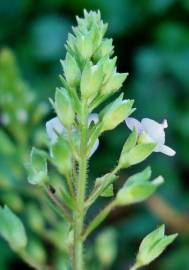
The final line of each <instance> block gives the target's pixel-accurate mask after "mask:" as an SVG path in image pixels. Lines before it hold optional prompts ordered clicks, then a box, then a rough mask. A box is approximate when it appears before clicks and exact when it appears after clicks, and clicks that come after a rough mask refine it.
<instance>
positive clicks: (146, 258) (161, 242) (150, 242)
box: [137, 225, 177, 267]
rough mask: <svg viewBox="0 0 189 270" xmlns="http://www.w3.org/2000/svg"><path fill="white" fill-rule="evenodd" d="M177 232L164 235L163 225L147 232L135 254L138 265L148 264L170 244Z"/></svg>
mask: <svg viewBox="0 0 189 270" xmlns="http://www.w3.org/2000/svg"><path fill="white" fill-rule="evenodd" d="M176 237H177V234H171V235H169V236H167V235H165V225H162V226H160V227H159V228H158V229H157V230H155V231H153V232H151V233H150V234H148V235H147V236H146V237H145V238H144V239H143V241H142V243H141V244H140V247H139V252H138V255H137V263H138V265H140V267H142V266H145V265H148V264H149V263H151V262H152V261H153V260H155V259H156V258H157V257H159V255H160V254H161V253H162V252H163V251H164V250H165V248H166V247H167V246H168V245H170V244H171V243H172V242H173V241H174V240H175V238H176Z"/></svg>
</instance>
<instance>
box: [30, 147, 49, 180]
mask: <svg viewBox="0 0 189 270" xmlns="http://www.w3.org/2000/svg"><path fill="white" fill-rule="evenodd" d="M28 172H29V175H28V181H29V182H30V184H32V185H44V184H45V183H46V182H47V181H48V175H47V159H46V155H45V153H44V152H43V151H40V150H38V149H36V148H33V149H32V151H31V157H30V163H29V164H28Z"/></svg>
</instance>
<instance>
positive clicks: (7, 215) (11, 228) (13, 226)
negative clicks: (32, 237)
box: [0, 206, 27, 251]
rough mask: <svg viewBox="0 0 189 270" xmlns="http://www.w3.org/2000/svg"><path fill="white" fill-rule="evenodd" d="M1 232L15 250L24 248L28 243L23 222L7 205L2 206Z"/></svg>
mask: <svg viewBox="0 0 189 270" xmlns="http://www.w3.org/2000/svg"><path fill="white" fill-rule="evenodd" d="M0 234H1V235H2V237H3V238H4V239H5V240H6V241H7V242H8V243H9V245H10V246H11V248H12V249H14V250H15V251H20V250H22V249H24V248H25V246H26V244H27V237H26V232H25V229H24V226H23V224H22V222H21V221H20V219H19V218H18V217H17V216H16V215H15V214H14V213H12V211H11V210H10V209H9V208H8V207H7V206H4V207H3V208H2V207H0Z"/></svg>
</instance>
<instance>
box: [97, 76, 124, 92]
mask: <svg viewBox="0 0 189 270" xmlns="http://www.w3.org/2000/svg"><path fill="white" fill-rule="evenodd" d="M127 76H128V73H118V72H114V73H113V74H112V76H111V77H110V78H109V80H108V82H107V83H106V84H105V85H104V86H103V87H102V88H101V91H100V93H101V94H102V95H109V94H111V93H112V94H113V93H115V92H116V91H117V90H119V89H120V88H121V87H122V84H123V82H124V81H125V80H126V78H127Z"/></svg>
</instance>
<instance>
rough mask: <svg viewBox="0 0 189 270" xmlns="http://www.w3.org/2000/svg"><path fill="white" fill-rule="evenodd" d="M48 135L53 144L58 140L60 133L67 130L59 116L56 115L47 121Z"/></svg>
mask: <svg viewBox="0 0 189 270" xmlns="http://www.w3.org/2000/svg"><path fill="white" fill-rule="evenodd" d="M46 131H47V135H48V137H49V139H50V141H51V143H52V144H54V143H56V142H57V138H58V135H61V134H62V133H63V132H65V131H66V130H65V128H64V126H63V125H62V123H61V122H60V120H59V118H58V117H54V118H52V119H51V120H49V121H47V123H46Z"/></svg>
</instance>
